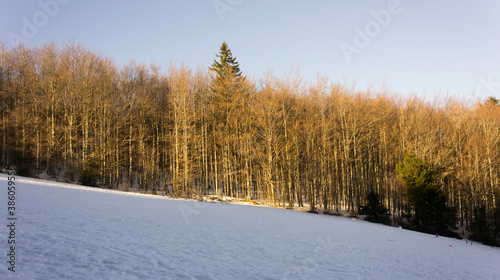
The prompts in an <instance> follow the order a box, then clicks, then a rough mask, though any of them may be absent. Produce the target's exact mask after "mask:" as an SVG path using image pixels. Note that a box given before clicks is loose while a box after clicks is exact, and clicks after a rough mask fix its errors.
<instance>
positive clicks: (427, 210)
mask: <svg viewBox="0 0 500 280" xmlns="http://www.w3.org/2000/svg"><path fill="white" fill-rule="evenodd" d="M396 174H397V175H398V177H399V179H400V180H401V181H402V183H403V185H404V186H405V193H404V194H405V196H406V198H407V200H408V203H409V204H410V206H411V207H413V210H414V212H415V213H414V215H413V217H412V219H411V224H412V227H413V228H415V229H417V230H420V231H425V232H440V233H441V234H447V235H449V234H450V232H449V228H450V227H451V228H453V227H454V226H455V225H454V223H455V213H454V211H453V209H452V208H448V207H446V201H447V198H446V194H445V193H444V192H443V191H442V190H441V188H439V187H438V186H436V185H435V184H434V179H433V174H432V170H431V168H430V167H429V165H428V164H427V163H426V162H424V161H421V160H420V159H418V158H416V157H415V156H413V155H411V154H406V155H405V158H404V161H403V162H401V163H399V164H397V166H396Z"/></svg>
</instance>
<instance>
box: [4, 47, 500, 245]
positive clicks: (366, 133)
mask: <svg viewBox="0 0 500 280" xmlns="http://www.w3.org/2000/svg"><path fill="white" fill-rule="evenodd" d="M216 51H218V53H217V55H216V56H215V57H214V58H215V60H214V63H213V64H212V65H211V66H210V67H206V68H197V69H190V68H188V67H187V66H186V65H184V64H180V65H179V64H176V63H171V65H169V66H168V69H166V71H163V70H162V69H160V67H159V65H156V64H151V65H146V64H137V63H135V62H134V61H133V60H132V61H131V62H130V63H129V64H127V65H126V66H124V67H117V66H116V64H115V62H113V61H112V60H111V59H110V58H107V57H104V56H102V55H100V54H98V53H97V52H96V51H94V50H89V49H86V48H85V47H84V46H83V45H80V44H75V43H71V42H70V43H67V44H66V45H65V46H63V47H60V48H59V47H56V45H55V44H54V43H48V44H45V45H43V46H40V47H27V46H23V45H19V46H16V47H13V48H7V47H6V46H5V44H1V45H0V106H1V115H2V116H1V119H0V123H1V128H0V137H1V144H0V145H1V148H0V155H1V158H0V165H1V166H10V165H15V166H17V172H18V174H19V175H22V176H39V175H40V174H46V175H48V176H50V177H52V178H55V179H57V180H60V181H65V182H79V183H82V184H84V185H89V186H95V187H102V188H111V189H113V188H121V189H124V190H132V189H134V190H138V191H141V192H147V193H152V194H158V195H168V196H173V197H185V198H194V197H198V196H203V195H219V196H231V197H238V198H244V199H252V200H263V201H264V200H265V201H267V202H268V203H270V204H271V205H273V206H277V207H286V208H290V209H293V208H296V207H304V206H306V207H309V209H310V211H311V212H315V211H320V210H321V211H322V212H325V213H331V214H335V213H338V212H340V211H348V212H349V213H352V214H356V213H358V211H359V210H360V208H361V207H362V206H363V205H365V204H366V203H367V195H369V194H370V193H376V194H377V195H378V198H379V199H380V203H381V204H382V205H383V206H384V207H385V208H386V209H387V210H388V213H389V214H390V215H391V218H392V221H393V223H396V224H397V223H403V222H404V220H405V219H407V218H408V217H409V216H411V215H412V213H414V212H415V209H414V208H413V205H412V204H411V203H409V196H408V192H406V191H405V184H404V183H403V182H402V180H401V176H399V175H398V174H397V172H396V171H397V167H398V164H401V163H402V162H403V161H404V160H405V155H406V156H407V155H411V156H412V157H414V158H416V159H418V160H419V162H421V163H425V165H426V166H428V168H429V170H430V171H429V172H432V177H429V178H431V181H432V182H429V183H432V184H433V185H434V186H437V188H438V189H439V190H440V191H442V192H443V193H444V195H445V196H444V197H445V199H444V200H445V203H446V206H447V207H448V208H449V209H453V211H454V212H453V213H454V215H455V218H456V221H455V222H456V226H457V228H458V230H457V231H460V232H461V233H462V234H463V235H468V236H469V237H474V239H475V240H481V241H483V242H485V243H489V244H499V242H500V201H499V200H500V105H499V102H498V99H497V98H495V97H490V98H489V99H488V100H486V101H485V100H477V101H476V102H475V103H474V104H470V103H467V102H465V101H462V100H458V99H454V98H448V99H447V100H446V101H444V102H434V103H433V102H429V101H427V100H426V99H425V98H422V97H419V96H417V95H413V96H407V97H406V96H405V97H402V96H398V95H397V93H393V92H391V91H390V90H388V89H386V88H382V89H373V88H370V87H367V89H366V90H357V89H356V88H355V85H353V84H346V83H340V82H331V81H329V78H327V77H323V76H318V79H317V81H316V82H315V83H314V84H310V83H307V82H304V80H303V79H302V78H301V76H300V74H298V73H294V72H292V73H290V74H288V75H284V76H283V77H278V76H276V75H274V74H273V73H272V72H269V73H267V74H266V75H265V76H264V77H262V78H261V79H260V80H259V81H251V80H249V79H248V78H247V77H246V76H245V75H244V73H242V71H241V70H240V65H239V63H238V62H237V61H236V58H235V57H233V55H232V53H231V50H230V49H229V47H228V45H227V44H226V43H223V44H222V46H221V47H220V50H217V49H215V50H214V52H216Z"/></svg>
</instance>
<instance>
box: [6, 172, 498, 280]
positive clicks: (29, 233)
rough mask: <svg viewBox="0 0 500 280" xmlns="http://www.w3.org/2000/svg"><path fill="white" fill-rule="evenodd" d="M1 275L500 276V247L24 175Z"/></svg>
mask: <svg viewBox="0 0 500 280" xmlns="http://www.w3.org/2000/svg"><path fill="white" fill-rule="evenodd" d="M15 182H16V187H17V188H16V191H17V193H16V213H15V215H16V217H17V221H16V228H15V234H16V237H15V241H16V244H15V246H16V251H15V254H16V263H15V271H16V272H11V271H9V270H8V267H9V266H10V265H9V264H8V263H7V260H8V256H7V254H8V253H9V250H10V249H9V248H10V246H11V245H9V244H8V237H9V234H10V233H9V232H10V229H9V228H8V227H7V226H6V225H7V224H8V221H7V217H8V212H7V207H8V205H7V183H8V181H7V176H6V175H5V174H1V175H0V197H1V200H0V203H1V204H2V205H1V206H0V217H1V219H2V220H3V221H2V224H3V225H4V226H2V227H1V228H0V256H2V257H0V262H1V263H2V265H1V266H0V269H1V270H0V279H500V249H499V248H492V247H488V246H483V245H481V244H478V243H474V244H473V245H472V246H471V245H470V244H466V243H465V241H464V240H456V239H450V238H445V237H439V238H436V237H435V236H433V235H427V234H422V233H417V232H412V231H407V230H403V229H399V228H393V227H387V226H382V225H378V224H371V223H368V222H365V221H361V220H357V219H349V218H342V217H332V216H322V215H313V214H308V213H303V212H296V211H290V210H285V209H273V208H267V207H255V206H244V205H233V204H220V203H206V202H194V201H186V200H174V199H165V198H161V197H154V196H147V195H138V194H127V193H121V192H115V191H106V190H101V189H94V188H87V187H80V186H75V185H68V184H61V183H54V182H48V181H40V180H34V179H28V178H22V177H16V181H15Z"/></svg>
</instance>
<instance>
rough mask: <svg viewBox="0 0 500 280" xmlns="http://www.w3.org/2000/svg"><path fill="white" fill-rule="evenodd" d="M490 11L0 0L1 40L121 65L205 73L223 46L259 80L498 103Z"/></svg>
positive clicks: (193, 0) (498, 29) (389, 2)
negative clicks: (92, 53)
mask: <svg viewBox="0 0 500 280" xmlns="http://www.w3.org/2000/svg"><path fill="white" fill-rule="evenodd" d="M66 2H68V3H66ZM40 3H48V4H47V5H48V6H47V7H48V8H47V7H45V8H44V7H42V6H44V5H41V4H40ZM54 3H57V6H56V5H54ZM216 6H217V7H218V8H219V10H217V9H216ZM388 14H389V15H390V19H389V18H388V17H387V15H388ZM499 14H500V1H494V0H491V1H488V0H485V1H435V0H423V1H422V0H419V1H409V0H400V1H396V0H382V1H340V0H317V1H304V0H280V1H260V0H259V1H251V0H205V1H201V0H199V1H197V0H183V1H181V0H179V1H123V0H122V1H118V0H115V1H111V0H110V1H95V0H92V1H80V0H40V1H25V0H0V40H1V41H3V42H5V43H6V45H7V46H11V41H13V40H12V38H14V37H16V36H18V37H17V38H22V37H24V38H25V39H28V40H27V44H28V45H29V46H40V45H42V44H43V43H46V42H50V41H51V40H53V41H54V42H55V43H56V44H57V45H58V46H63V45H64V44H66V43H67V42H68V40H74V41H75V42H76V43H83V44H84V46H85V47H87V48H90V49H95V50H96V51H98V52H99V53H101V54H102V55H105V56H109V57H111V58H112V59H113V60H114V61H115V62H116V63H117V65H119V66H120V65H125V64H127V63H128V62H129V61H130V59H131V58H134V59H135V60H136V61H137V62H139V63H147V64H149V63H151V62H152V61H156V62H157V63H158V64H159V65H160V66H161V67H162V69H163V70H164V71H166V70H167V66H168V64H169V63H170V60H171V59H172V60H173V61H175V62H178V63H180V62H184V63H185V64H187V65H188V66H190V67H191V68H193V69H195V68H196V67H198V66H203V67H208V66H209V65H210V64H211V63H212V61H213V59H214V57H215V53H216V52H217V51H218V49H219V47H220V44H221V43H222V41H226V42H227V43H228V44H229V47H230V48H231V50H232V51H233V54H234V55H235V56H236V57H237V60H238V61H239V62H240V64H241V66H242V67H241V68H242V70H243V71H245V73H246V74H247V75H248V76H249V77H251V78H254V79H255V80H257V81H258V80H259V79H260V78H261V77H262V75H263V73H264V72H266V71H267V70H268V69H272V70H273V72H274V73H275V74H276V75H278V76H282V75H283V74H285V73H289V72H290V71H291V70H292V69H295V68H297V67H300V73H301V74H302V76H303V77H304V79H305V80H306V81H310V82H312V83H314V82H315V80H316V75H317V74H321V75H325V76H327V77H329V78H330V81H339V82H344V81H346V82H354V81H356V82H357V85H358V87H359V88H366V87H367V86H368V85H369V84H373V85H374V87H375V89H379V88H380V87H381V85H382V83H383V82H386V83H387V85H388V86H389V88H390V89H391V90H392V91H394V92H397V93H398V94H400V95H406V94H408V93H416V94H419V95H426V96H434V95H435V94H439V95H441V96H443V95H446V94H450V95H453V96H456V97H459V98H461V99H469V98H471V97H473V96H475V97H480V98H485V97H487V96H492V95H493V96H497V97H500V16H499ZM377 15H378V16H377ZM377 18H378V20H377ZM29 25H32V26H31V27H33V26H34V27H35V29H36V30H33V28H31V29H30V28H29V27H27V26H29ZM37 25H38V26H37ZM360 32H362V33H363V34H362V35H360ZM13 34H14V35H16V36H14V35H13ZM364 36H367V37H364ZM28 37H29V38H28ZM367 38H368V40H366V39H367ZM363 39H364V40H363ZM346 46H349V47H348V48H347V50H349V51H350V52H351V53H350V54H349V55H346V54H345V53H349V51H347V52H346ZM343 49H344V50H343ZM353 50H355V52H352V51H353Z"/></svg>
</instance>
